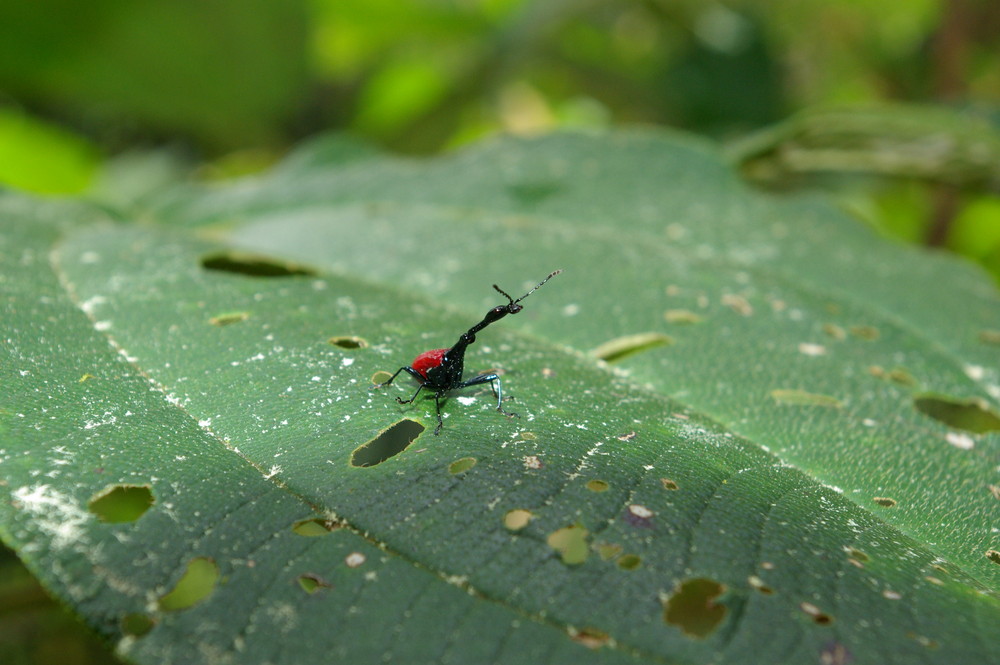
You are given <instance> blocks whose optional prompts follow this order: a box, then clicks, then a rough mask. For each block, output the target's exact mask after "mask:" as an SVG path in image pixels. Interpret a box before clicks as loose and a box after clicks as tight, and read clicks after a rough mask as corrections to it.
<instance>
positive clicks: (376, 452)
mask: <svg viewBox="0 0 1000 665" xmlns="http://www.w3.org/2000/svg"><path fill="white" fill-rule="evenodd" d="M424 429H425V428H424V426H423V425H421V424H420V423H418V422H416V421H414V420H409V419H403V420H400V421H399V422H398V423H396V424H395V425H393V426H392V427H390V428H389V429H387V430H385V431H384V432H382V433H381V434H379V435H378V436H377V437H375V438H374V439H372V440H371V441H369V442H368V443H363V444H361V445H360V446H358V447H357V448H355V449H354V452H353V453H351V466H359V467H365V466H376V465H378V464H381V463H382V462H384V461H386V460H387V459H389V458H390V457H393V456H394V455H398V454H399V453H401V452H403V451H404V450H406V448H407V447H408V446H409V445H410V444H411V443H413V442H414V440H416V438H417V437H418V436H420V434H421V432H423V431H424Z"/></svg>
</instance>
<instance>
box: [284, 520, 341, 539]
mask: <svg viewBox="0 0 1000 665" xmlns="http://www.w3.org/2000/svg"><path fill="white" fill-rule="evenodd" d="M339 528H340V525H339V524H337V523H336V522H334V521H333V520H324V519H320V518H318V517H316V518H314V519H308V520H299V521H298V522H296V523H295V524H293V525H292V531H294V532H295V533H297V534H299V535H300V536H308V537H313V538H315V537H317V536H325V535H327V534H328V533H330V532H331V531H333V530H334V529H339Z"/></svg>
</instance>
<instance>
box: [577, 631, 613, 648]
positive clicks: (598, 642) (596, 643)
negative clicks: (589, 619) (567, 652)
mask: <svg viewBox="0 0 1000 665" xmlns="http://www.w3.org/2000/svg"><path fill="white" fill-rule="evenodd" d="M569 636H570V639H572V640H573V641H574V642H578V643H580V644H582V645H583V646H585V647H587V648H588V649H600V648H601V647H602V646H604V645H605V644H607V643H608V642H609V641H610V640H611V637H610V636H609V635H608V634H607V633H605V632H604V631H603V630H598V629H596V628H581V629H580V630H576V629H574V628H570V631H569Z"/></svg>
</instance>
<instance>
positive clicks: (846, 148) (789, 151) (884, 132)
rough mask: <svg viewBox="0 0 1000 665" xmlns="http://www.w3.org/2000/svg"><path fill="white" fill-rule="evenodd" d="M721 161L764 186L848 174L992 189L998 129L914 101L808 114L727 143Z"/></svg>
mask: <svg viewBox="0 0 1000 665" xmlns="http://www.w3.org/2000/svg"><path fill="white" fill-rule="evenodd" d="M726 153H727V156H728V158H729V160H730V161H731V162H732V163H733V164H734V165H735V166H738V167H740V168H742V169H743V172H744V173H745V174H746V175H747V176H748V177H749V178H751V179H752V180H756V181H758V182H761V183H764V184H770V185H772V186H778V185H780V183H782V182H783V181H786V180H788V179H789V178H793V177H795V176H800V175H807V174H818V173H848V174H867V175H879V176H890V177H898V178H916V179H920V180H926V181H928V182H932V183H939V184H944V185H951V186H955V187H958V188H960V189H964V190H978V191H989V192H994V193H997V192H1000V133H998V131H997V130H996V129H995V128H994V127H992V126H991V125H989V124H988V123H986V122H985V121H983V120H981V119H979V118H976V117H974V116H972V115H971V114H968V113H962V112H957V111H947V110H939V109H930V108H926V107H920V106H904V105H896V106H885V107H878V108H865V109H841V110H823V111H812V112H806V113H803V114H800V115H798V116H795V117H793V118H791V119H790V120H788V121H787V122H784V123H781V124H779V125H775V126H773V127H769V128H767V129H764V130H762V131H760V132H756V133H754V134H751V135H749V136H747V137H745V138H743V139H740V140H738V141H735V142H733V143H731V144H729V145H728V146H727V149H726Z"/></svg>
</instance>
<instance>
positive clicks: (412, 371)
mask: <svg viewBox="0 0 1000 665" xmlns="http://www.w3.org/2000/svg"><path fill="white" fill-rule="evenodd" d="M400 372H406V373H407V374H409V375H411V376H412V377H413V378H415V379H416V380H417V381H419V382H420V383H424V382H426V381H427V379H425V378H424V377H423V376H421V375H420V372H418V371H417V370H415V369H413V368H412V367H400V368H399V369H397V370H396V373H395V374H393V375H392V376H390V377H389V379H388V380H387V381H383V382H382V383H376V384H375V387H376V388H384V387H385V386H387V385H389V384H390V383H392V382H393V381H395V380H396V377H397V376H399V373H400Z"/></svg>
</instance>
